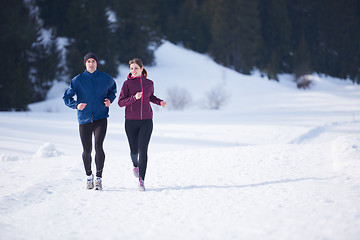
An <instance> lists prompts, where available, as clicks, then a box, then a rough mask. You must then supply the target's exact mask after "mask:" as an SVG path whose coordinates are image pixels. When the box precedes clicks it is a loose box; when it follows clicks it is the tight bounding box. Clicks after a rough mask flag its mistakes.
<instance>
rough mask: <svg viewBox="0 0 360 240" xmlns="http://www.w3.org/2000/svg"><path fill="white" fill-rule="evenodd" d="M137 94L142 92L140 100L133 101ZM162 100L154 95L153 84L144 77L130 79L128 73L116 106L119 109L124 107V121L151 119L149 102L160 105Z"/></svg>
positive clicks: (130, 76) (151, 113) (151, 112)
mask: <svg viewBox="0 0 360 240" xmlns="http://www.w3.org/2000/svg"><path fill="white" fill-rule="evenodd" d="M137 92H143V95H142V97H141V98H140V99H138V100H136V99H135V94H136V93H137ZM161 101H162V100H161V99H159V98H157V97H156V96H155V95H154V83H153V81H151V80H149V79H147V78H146V77H145V76H144V75H142V76H141V77H136V78H134V77H132V75H131V73H129V75H128V78H127V80H126V81H125V82H124V84H123V86H122V88H121V93H120V96H119V101H118V104H119V106H120V107H124V106H125V118H126V119H134V120H141V119H152V118H153V111H152V109H151V106H150V102H152V103H155V104H157V105H160V102H161Z"/></svg>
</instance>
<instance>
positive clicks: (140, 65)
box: [129, 58, 147, 77]
mask: <svg viewBox="0 0 360 240" xmlns="http://www.w3.org/2000/svg"><path fill="white" fill-rule="evenodd" d="M133 63H135V64H137V65H138V66H139V67H140V68H143V70H142V73H141V74H142V75H144V76H145V77H147V71H146V69H145V68H144V64H143V63H142V61H141V60H140V59H139V58H134V59H131V60H130V61H129V66H130V65H131V64H133Z"/></svg>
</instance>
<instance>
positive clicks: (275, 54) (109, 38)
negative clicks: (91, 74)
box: [0, 0, 360, 111]
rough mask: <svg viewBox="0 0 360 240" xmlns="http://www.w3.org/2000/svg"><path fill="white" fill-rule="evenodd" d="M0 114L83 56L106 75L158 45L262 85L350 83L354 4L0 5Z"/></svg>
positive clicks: (160, 0) (359, 65)
mask: <svg viewBox="0 0 360 240" xmlns="http://www.w3.org/2000/svg"><path fill="white" fill-rule="evenodd" d="M0 33H1V35H0V49H1V51H0V53H1V55H2V56H3V61H2V64H0V68H1V69H0V72H1V77H0V110H2V111H4V110H27V105H28V104H29V103H31V102H36V101H40V100H43V99H44V98H45V97H46V93H47V91H48V90H49V88H50V87H51V86H52V84H53V82H54V81H55V80H58V81H70V80H71V78H72V77H74V76H75V75H77V74H78V73H80V72H82V71H83V70H84V66H83V61H82V57H83V56H84V54H85V53H87V52H88V51H94V52H96V53H97V55H98V56H99V58H100V59H99V69H101V70H102V71H105V72H107V73H109V74H110V75H112V76H116V75H117V74H118V66H119V64H126V63H127V61H128V60H129V59H131V58H133V57H140V58H141V59H142V60H143V61H144V63H145V64H146V65H153V64H155V62H154V50H155V49H156V48H157V47H158V46H159V45H160V44H161V41H162V40H168V41H171V42H173V43H175V44H181V45H183V46H184V47H186V48H189V49H192V50H194V51H197V52H200V53H205V54H208V55H210V56H211V57H212V58H213V59H214V60H215V61H216V62H218V63H220V64H222V65H224V66H226V67H229V68H232V69H234V70H236V71H238V72H241V73H244V74H251V73H252V71H253V70H254V69H258V70H259V71H261V72H262V73H263V74H264V76H267V77H268V78H269V79H273V80H277V77H278V74H281V73H293V74H294V75H295V76H296V77H300V76H303V75H305V74H307V73H312V72H317V73H322V74H327V75H331V76H334V77H339V78H342V79H351V80H352V81H353V82H354V83H358V84H359V83H360V41H359V39H360V1H357V0H345V1H335V0H252V1H248V0H155V1H151V0H143V1H139V2H134V1H130V0H122V1H116V0H52V1H47V0H1V2H0Z"/></svg>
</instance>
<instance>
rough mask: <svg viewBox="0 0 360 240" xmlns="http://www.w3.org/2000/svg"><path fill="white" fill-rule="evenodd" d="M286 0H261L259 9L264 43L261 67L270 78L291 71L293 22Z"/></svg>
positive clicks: (275, 77)
mask: <svg viewBox="0 0 360 240" xmlns="http://www.w3.org/2000/svg"><path fill="white" fill-rule="evenodd" d="M287 2H288V1H286V0H260V4H259V10H260V19H261V32H262V38H263V42H262V43H263V44H262V48H261V52H262V59H261V60H260V63H259V65H260V69H265V72H266V73H267V74H268V77H269V78H273V79H277V74H278V73H281V72H289V71H290V69H291V66H290V64H289V63H290V51H291V23H290V20H289V17H288V11H287Z"/></svg>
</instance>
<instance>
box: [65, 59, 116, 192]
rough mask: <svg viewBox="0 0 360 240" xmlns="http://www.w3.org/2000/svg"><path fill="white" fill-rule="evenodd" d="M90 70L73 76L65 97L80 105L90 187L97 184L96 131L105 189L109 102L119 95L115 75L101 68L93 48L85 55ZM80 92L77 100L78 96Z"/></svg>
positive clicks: (72, 104)
mask: <svg viewBox="0 0 360 240" xmlns="http://www.w3.org/2000/svg"><path fill="white" fill-rule="evenodd" d="M84 65H85V67H86V70H85V71H84V72H83V73H80V74H79V75H77V76H76V77H74V78H73V79H72V80H71V83H70V86H69V87H68V89H67V90H66V91H65V93H64V96H63V100H64V103H65V105H66V106H68V107H70V108H73V109H77V117H78V121H79V132H80V139H81V143H82V146H83V153H82V158H83V161H84V167H85V172H86V176H87V189H93V188H94V175H93V173H92V171H91V161H92V159H91V151H92V135H93V134H94V138H95V165H96V179H95V189H96V190H102V180H101V179H102V172H103V168H104V162H105V153H104V149H103V142H104V139H105V136H106V130H107V118H108V117H109V106H110V104H111V103H112V102H113V101H114V99H115V98H116V96H115V94H116V83H115V81H114V79H112V77H110V76H109V75H108V74H106V73H104V72H100V71H98V70H97V65H98V58H97V56H96V54H94V53H92V52H89V53H87V54H86V55H85V56H84ZM75 95H76V100H75V99H74V96H75Z"/></svg>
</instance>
